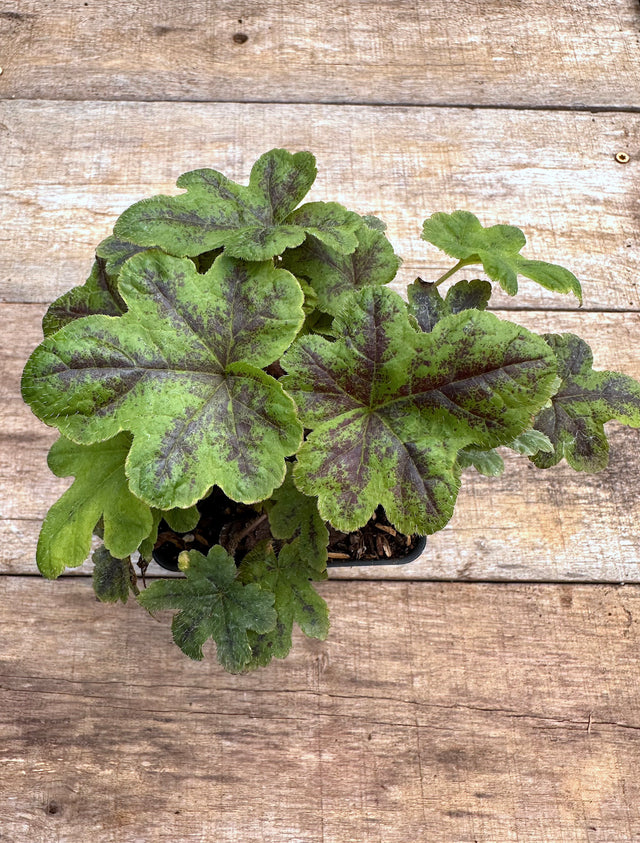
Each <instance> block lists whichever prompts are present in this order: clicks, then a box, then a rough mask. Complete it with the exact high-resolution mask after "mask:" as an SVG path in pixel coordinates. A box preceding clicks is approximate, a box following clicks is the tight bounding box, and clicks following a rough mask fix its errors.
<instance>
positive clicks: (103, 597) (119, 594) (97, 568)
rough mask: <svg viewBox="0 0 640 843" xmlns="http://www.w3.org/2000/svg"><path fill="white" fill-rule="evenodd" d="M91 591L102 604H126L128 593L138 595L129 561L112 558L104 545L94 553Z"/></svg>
mask: <svg viewBox="0 0 640 843" xmlns="http://www.w3.org/2000/svg"><path fill="white" fill-rule="evenodd" d="M92 559H93V576H92V582H93V590H94V591H95V593H96V597H97V598H98V600H100V601H101V602H102V603H117V602H118V600H120V601H121V602H122V603H126V602H127V600H128V599H129V592H130V591H132V592H133V593H134V594H135V595H138V593H139V592H138V585H137V577H136V574H135V571H134V570H133V566H132V565H131V559H130V557H129V556H127V557H126V558H125V559H118V558H116V557H115V556H112V555H111V554H110V553H109V551H108V550H107V548H106V547H104V545H100V547H99V548H98V549H97V550H96V551H94V553H93V556H92Z"/></svg>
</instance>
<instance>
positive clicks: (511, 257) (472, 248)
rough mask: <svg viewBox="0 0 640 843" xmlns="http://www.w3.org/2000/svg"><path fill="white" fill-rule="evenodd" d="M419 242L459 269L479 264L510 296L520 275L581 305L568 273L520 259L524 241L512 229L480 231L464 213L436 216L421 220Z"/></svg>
mask: <svg viewBox="0 0 640 843" xmlns="http://www.w3.org/2000/svg"><path fill="white" fill-rule="evenodd" d="M422 239H423V240H426V241H427V242H428V243H432V244H433V245H434V246H437V247H438V248H439V249H442V251H443V252H445V253H446V254H447V255H450V256H451V257H452V258H457V259H458V260H459V261H461V263H462V265H463V266H467V265H469V264H475V263H481V264H482V266H483V267H484V271H485V272H486V273H487V275H488V276H489V278H490V279H491V280H492V281H497V282H498V283H499V284H500V286H501V287H502V289H503V290H504V291H505V292H507V293H509V295H511V296H514V295H515V294H516V293H517V292H518V275H524V277H525V278H530V279H531V280H532V281H536V282H537V283H538V284H540V285H541V286H543V287H545V288H546V289H547V290H553V291H555V292H557V293H573V294H574V295H575V296H577V298H578V299H579V301H580V302H581V303H582V290H581V288H580V282H579V281H578V279H577V278H576V277H575V275H573V273H571V272H569V270H568V269H564V268H563V267H561V266H557V265H556V264H552V263H546V262H545V261H533V260H528V259H527V258H524V257H522V255H521V254H520V251H521V249H522V248H523V247H524V246H525V245H526V242H527V241H526V238H525V236H524V234H523V233H522V231H520V229H519V228H516V227H515V226H513V225H492V226H490V227H489V228H484V227H483V226H482V225H481V224H480V221H479V220H478V218H477V217H475V216H474V215H473V214H470V213H469V212H468V211H454V212H453V213H452V214H443V213H439V214H433V216H431V217H429V219H427V220H425V222H424V225H423V229H422Z"/></svg>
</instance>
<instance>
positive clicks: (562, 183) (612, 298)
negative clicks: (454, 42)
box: [0, 77, 640, 310]
mask: <svg viewBox="0 0 640 843" xmlns="http://www.w3.org/2000/svg"><path fill="white" fill-rule="evenodd" d="M0 78H2V77H0ZM0 137H1V139H2V153H3V162H2V168H3V189H2V192H1V193H0V216H1V217H2V219H3V227H2V231H1V232H0V300H4V301H13V302H20V301H39V302H49V301H51V300H53V299H54V298H55V297H57V296H58V295H60V294H61V293H62V292H64V291H65V290H66V289H68V288H69V287H70V286H72V285H74V284H78V283H82V282H83V281H84V279H85V278H86V276H87V274H88V271H89V268H90V265H91V260H92V255H93V250H94V249H95V246H96V245H97V243H98V242H99V241H100V240H101V239H102V238H103V237H105V236H106V235H107V234H109V233H110V231H111V228H112V226H113V223H114V222H115V219H116V218H117V216H118V214H119V213H120V212H121V211H122V210H123V209H124V208H125V207H127V206H128V205H130V204H132V203H133V202H134V201H136V200H138V199H140V198H143V197H145V196H149V195H151V194H154V193H159V192H168V193H175V192H177V189H176V188H175V187H174V185H175V180H176V178H177V176H178V175H179V174H180V173H182V172H184V171H186V170H189V169H193V168H196V167H201V166H213V167H214V168H216V169H219V170H222V171H223V172H224V173H225V174H227V175H228V176H230V177H232V178H234V179H237V180H239V181H241V182H243V183H246V181H247V179H248V175H249V170H250V167H251V164H252V163H253V161H255V159H256V158H257V157H258V156H259V155H260V154H261V153H263V152H264V151H266V150H267V149H269V148H271V147H273V146H286V147H287V148H290V149H292V150H296V149H310V150H313V151H314V152H315V154H316V155H317V158H318V167H319V176H318V180H317V185H316V186H314V188H313V190H312V193H311V194H310V197H311V198H315V199H322V200H327V199H333V200H338V201H341V202H342V203H343V204H345V205H347V207H349V208H352V209H354V210H357V211H359V212H361V213H369V212H372V213H376V214H378V215H379V216H381V217H382V218H383V219H384V220H385V221H386V222H387V223H388V235H389V237H390V239H391V240H392V241H393V243H394V245H395V246H396V249H397V251H398V253H399V254H400V255H401V256H402V257H403V258H404V265H403V266H402V267H401V269H400V273H399V275H398V283H399V285H401V286H402V287H404V286H405V285H406V283H407V282H409V281H412V280H413V279H414V278H415V276H416V275H417V274H421V275H422V276H423V277H424V278H425V279H427V280H428V279H433V278H436V277H438V275H440V274H441V273H442V272H443V271H444V270H445V269H448V268H449V267H450V266H451V265H452V262H451V261H450V259H448V258H447V257H446V256H445V255H443V254H441V253H439V252H438V251H437V250H436V249H434V248H433V247H431V246H429V245H428V244H427V243H425V242H423V241H421V240H420V239H419V235H420V231H421V226H422V221H423V220H424V219H425V217H427V216H428V215H429V214H431V213H433V212H435V211H452V210H454V209H455V208H465V209H467V210H471V211H474V212H475V213H477V214H478V216H479V217H480V218H481V220H482V221H483V222H484V224H486V225H488V224H492V223H495V222H508V223H512V224H516V225H519V226H520V227H521V228H523V230H524V231H525V232H526V235H527V237H528V240H529V243H528V246H527V251H526V252H525V254H529V256H531V257H535V258H539V259H542V260H551V261H554V262H557V263H560V264H563V265H565V266H567V267H569V268H570V269H572V270H573V271H574V272H575V273H576V274H577V275H578V277H579V278H580V279H581V281H582V282H583V285H584V293H585V307H586V308H587V309H594V310H599V309H605V310H612V309H613V310H639V309H640V292H639V290H638V271H637V268H638V266H639V265H640V239H639V238H638V220H639V218H640V216H639V211H638V202H637V190H636V186H637V184H638V182H639V181H640V115H637V114H593V115H591V114H576V113H565V112H563V113H558V112H556V113H541V112H516V111H485V110H480V111H477V110H476V111H474V110H471V109H469V110H460V109H457V110H456V109H420V108H369V107H346V106H343V107H333V106H306V105H280V106H271V105H258V104H234V103H229V104H197V103H32V102H24V101H22V102H15V103H11V102H5V103H0ZM34 139H35V142H34ZM618 151H626V152H627V153H628V154H629V155H630V156H631V161H630V162H629V163H628V164H626V165H621V164H618V163H616V161H615V154H616V153H617V152H618ZM470 271H471V270H470ZM496 301H497V306H503V307H514V306H516V307H536V308H540V307H543V308H561V309H562V308H572V307H574V305H575V302H574V300H573V299H569V298H565V297H562V296H558V295H553V294H551V293H548V292H547V291H545V290H542V289H541V288H538V287H537V286H536V285H535V284H533V282H526V281H523V282H522V284H521V294H520V295H519V296H518V298H517V299H515V300H514V299H510V298H509V297H508V296H506V295H500V294H499V295H498V297H497V300H496Z"/></svg>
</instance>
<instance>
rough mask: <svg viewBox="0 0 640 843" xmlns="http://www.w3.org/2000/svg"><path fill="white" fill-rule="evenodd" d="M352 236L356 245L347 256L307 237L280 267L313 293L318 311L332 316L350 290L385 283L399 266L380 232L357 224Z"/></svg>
mask: <svg viewBox="0 0 640 843" xmlns="http://www.w3.org/2000/svg"><path fill="white" fill-rule="evenodd" d="M356 236H357V238H358V246H357V248H356V249H355V251H354V252H351V253H350V254H348V255H345V254H341V253H340V252H338V251H337V250H336V249H333V248H331V247H330V246H328V245H327V244H326V243H322V242H321V241H320V240H318V239H317V238H315V237H307V239H306V240H305V241H304V243H303V244H302V245H301V246H298V248H297V249H292V250H289V251H288V252H286V254H285V255H284V261H283V266H284V268H285V269H288V270H289V271H290V272H292V273H293V274H294V275H295V276H296V277H297V278H304V280H305V281H307V282H308V283H309V284H310V285H311V286H312V287H313V289H314V290H315V292H316V295H317V297H318V304H317V306H318V308H319V309H320V310H322V311H324V312H325V313H330V314H332V315H333V316H335V315H336V314H338V313H340V310H341V309H342V306H343V304H344V302H345V300H346V298H347V297H348V296H349V294H350V293H352V292H353V291H354V290H359V289H361V288H362V287H367V286H379V285H383V284H388V283H389V282H390V281H393V279H394V278H395V275H396V272H397V271H398V267H399V266H400V258H398V257H397V255H396V254H394V251H393V246H392V245H391V243H390V242H389V241H388V240H387V238H386V237H385V236H384V234H383V233H382V232H381V231H378V230H376V229H373V228H370V227H369V226H367V225H361V226H360V228H359V229H358V230H357V232H356Z"/></svg>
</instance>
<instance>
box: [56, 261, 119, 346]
mask: <svg viewBox="0 0 640 843" xmlns="http://www.w3.org/2000/svg"><path fill="white" fill-rule="evenodd" d="M126 309H127V307H126V305H125V303H124V301H123V300H122V297H121V296H120V294H119V292H118V285H117V278H116V277H115V276H114V275H109V274H107V272H106V269H105V265H104V261H102V260H96V261H95V262H94V264H93V268H92V270H91V274H90V275H89V277H88V278H87V280H86V281H85V283H84V284H83V285H82V286H81V287H73V288H72V289H71V290H68V291H67V292H66V293H63V294H62V295H61V296H60V298H58V299H56V300H55V301H54V302H53V304H51V305H50V306H49V309H48V310H47V312H46V313H45V315H44V317H43V319H42V331H43V333H44V335H45V337H48V336H51V334H55V333H56V331H59V330H60V328H62V327H64V326H65V325H67V324H68V323H69V322H73V320H74V319H80V318H81V317H83V316H92V315H95V314H98V313H103V314H105V315H106V316H120V314H122V313H124V312H125V310H126Z"/></svg>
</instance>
